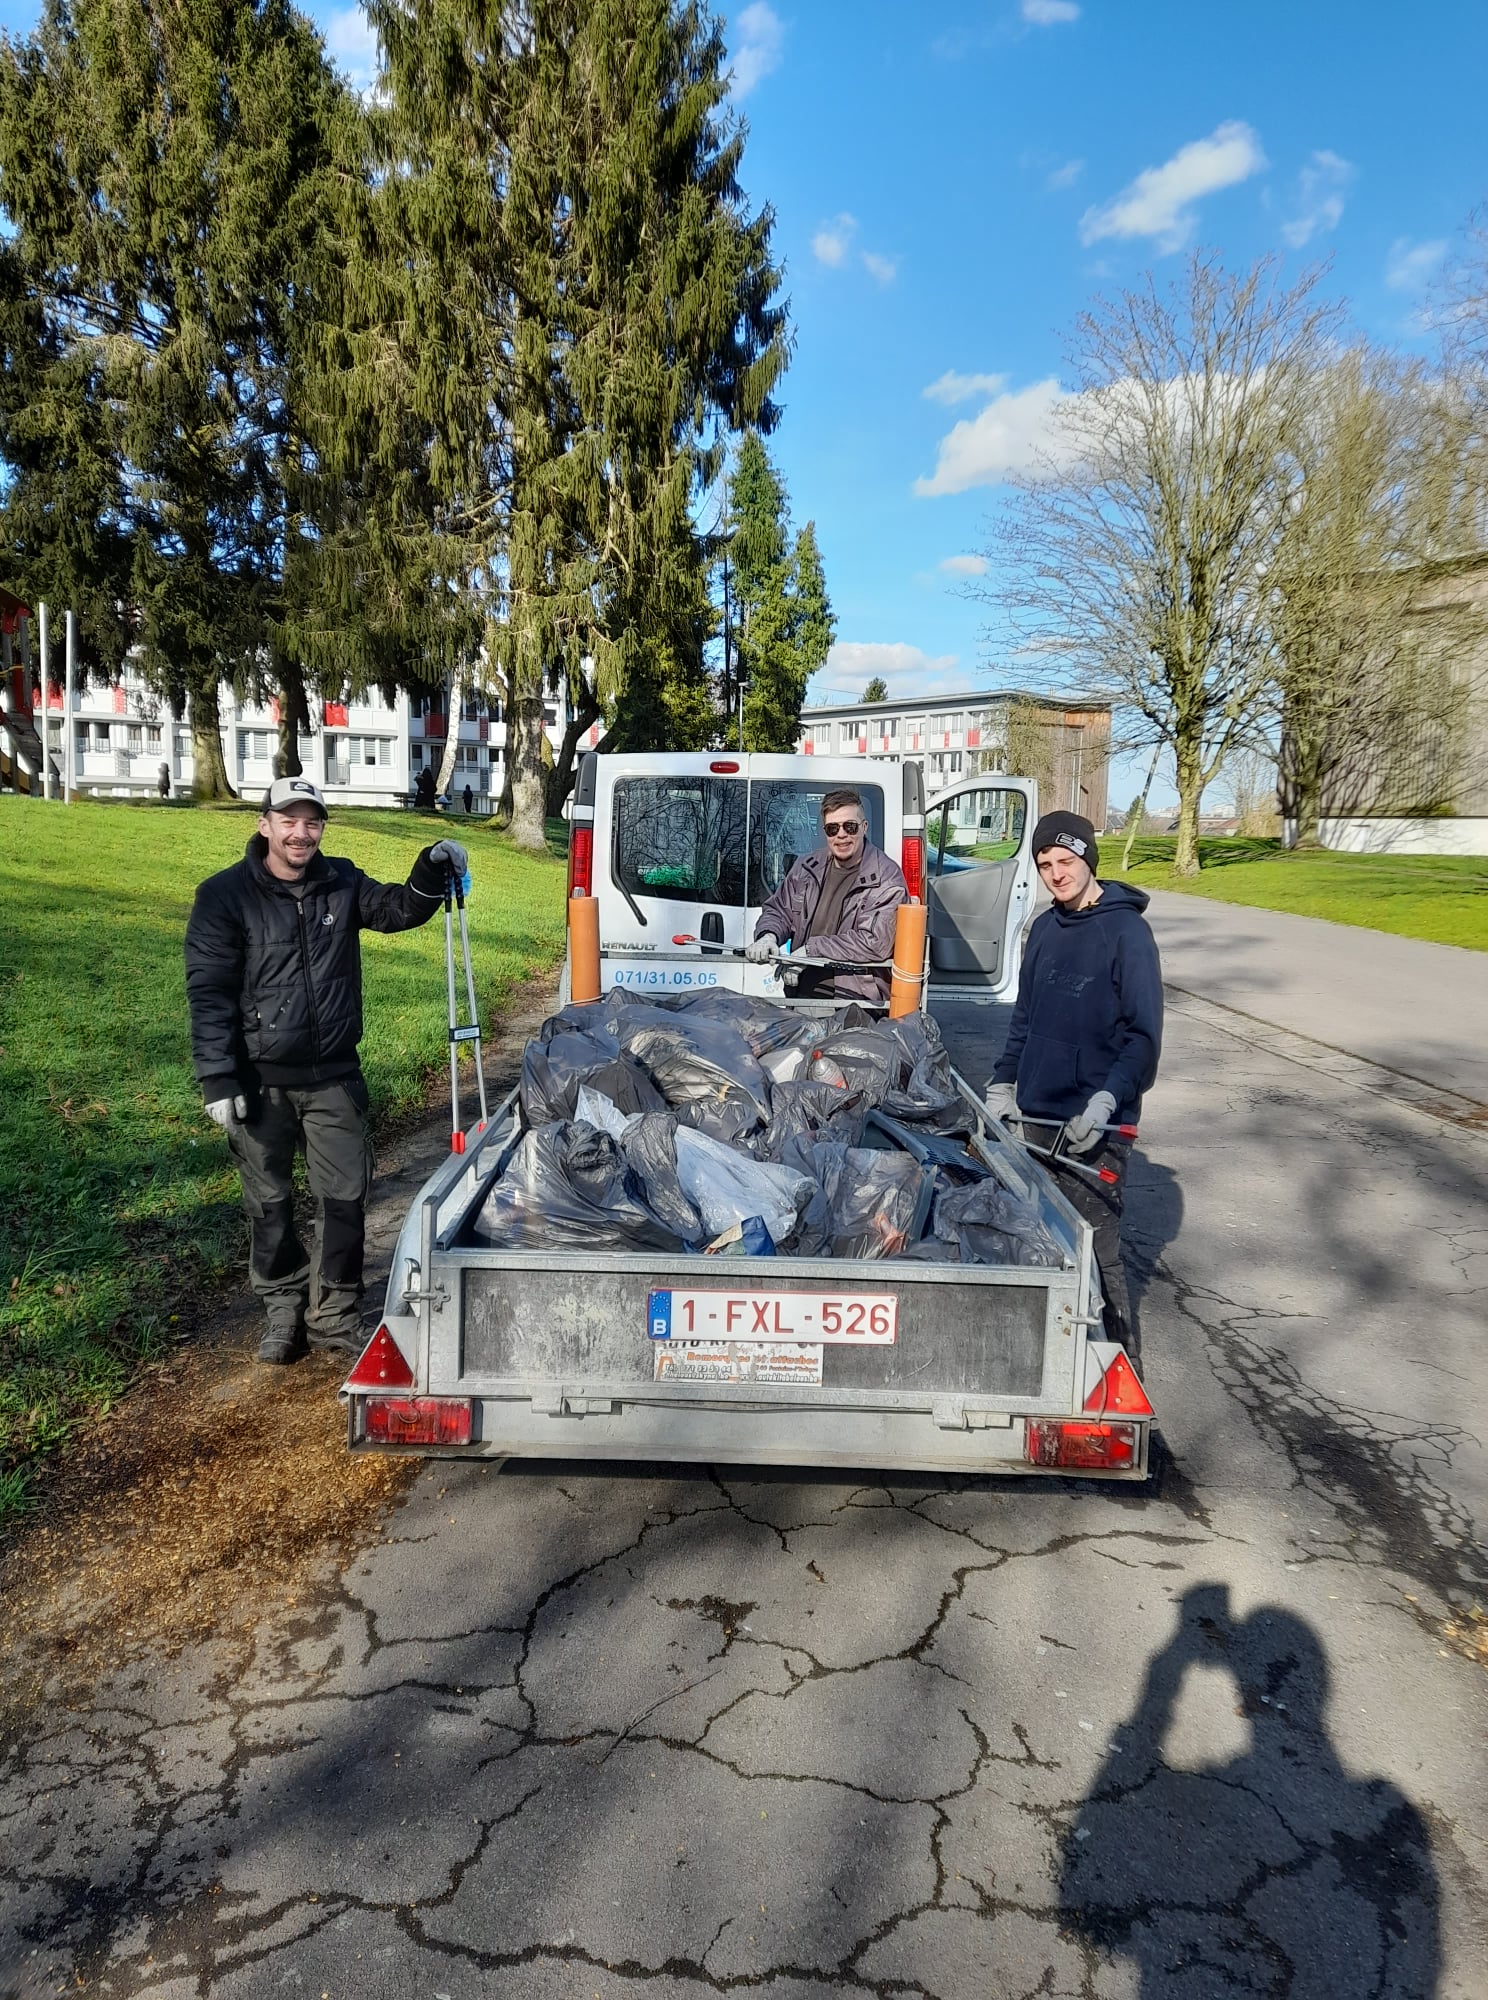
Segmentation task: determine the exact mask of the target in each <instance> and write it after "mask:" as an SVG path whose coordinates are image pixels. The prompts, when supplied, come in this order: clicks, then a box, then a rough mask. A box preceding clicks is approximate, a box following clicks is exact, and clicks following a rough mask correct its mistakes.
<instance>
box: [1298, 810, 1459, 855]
mask: <svg viewBox="0 0 1488 2000" xmlns="http://www.w3.org/2000/svg"><path fill="white" fill-rule="evenodd" d="M1282 837H1283V838H1284V840H1285V841H1286V844H1287V846H1288V847H1291V846H1294V845H1295V843H1296V839H1297V823H1296V821H1295V820H1286V821H1284V822H1283V825H1282ZM1318 839H1319V840H1320V841H1321V842H1322V844H1323V846H1324V847H1332V848H1336V849H1337V850H1338V852H1339V853H1340V854H1434V855H1443V856H1449V857H1450V856H1454V855H1455V856H1459V857H1463V856H1476V855H1479V854H1488V819H1470V818H1460V819H1459V818H1457V817H1456V816H1455V815H1448V814H1446V813H1431V814H1425V813H1423V814H1421V815H1420V816H1419V817H1418V818H1415V819H1405V818H1402V819H1385V818H1374V819H1369V818H1365V817H1363V816H1360V817H1359V818H1355V819H1320V820H1319V821H1318Z"/></svg>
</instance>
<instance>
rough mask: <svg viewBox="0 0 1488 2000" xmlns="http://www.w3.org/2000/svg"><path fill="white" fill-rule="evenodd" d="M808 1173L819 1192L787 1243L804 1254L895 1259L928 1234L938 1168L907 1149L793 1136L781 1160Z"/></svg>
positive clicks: (798, 1254) (789, 1247) (788, 1247)
mask: <svg viewBox="0 0 1488 2000" xmlns="http://www.w3.org/2000/svg"><path fill="white" fill-rule="evenodd" d="M782 1164H783V1165H785V1166H787V1167H794V1168H796V1169H797V1170H798V1171H801V1172H804V1173H809V1174H810V1175H811V1176H812V1177H813V1178H814V1180H815V1181H816V1183H817V1186H818V1188H819V1190H820V1193H819V1194H818V1195H817V1196H815V1197H813V1199H812V1200H811V1201H810V1202H809V1203H808V1204H807V1207H806V1210H805V1213H804V1214H803V1215H802V1217H801V1221H800V1224H799V1226H798V1228H797V1231H796V1233H795V1235H794V1236H793V1237H792V1238H791V1239H790V1241H789V1242H788V1243H787V1245H786V1246H785V1247H786V1248H787V1250H789V1251H790V1252H792V1253H793V1254H795V1255H797V1256H802V1257H823V1256H826V1257H866V1258H877V1257H896V1256H898V1255H900V1254H901V1252H903V1251H904V1250H906V1249H907V1248H908V1247H909V1245H910V1244H911V1243H915V1242H918V1240H919V1238H920V1236H921V1235H922V1234H923V1232H924V1228H925V1220H926V1217H927V1216H928V1215H929V1213H930V1204H931V1200H932V1198H933V1196H934V1193H935V1176H934V1173H933V1171H931V1170H929V1169H927V1168H925V1167H922V1166H921V1165H920V1163H919V1161H918V1160H912V1159H911V1158H910V1156H909V1154H908V1153H874V1152H869V1151H868V1150H866V1149H865V1148H863V1147H860V1146H838V1145H831V1144H822V1143H820V1142H818V1143H817V1144H815V1145H808V1144H807V1143H806V1142H805V1141H804V1140H802V1139H799V1138H797V1139H794V1140H792V1141H791V1142H790V1144H789V1145H787V1146H786V1148H785V1157H784V1160H783V1162H782Z"/></svg>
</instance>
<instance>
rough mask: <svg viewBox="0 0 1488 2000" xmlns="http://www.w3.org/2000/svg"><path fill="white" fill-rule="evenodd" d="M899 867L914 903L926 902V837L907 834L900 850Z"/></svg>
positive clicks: (919, 834)
mask: <svg viewBox="0 0 1488 2000" xmlns="http://www.w3.org/2000/svg"><path fill="white" fill-rule="evenodd" d="M899 866H900V868H901V870H902V871H903V874H904V886H905V888H906V889H908V891H909V900H910V901H911V902H912V903H923V902H924V900H925V836H924V834H922V833H907V834H905V836H904V840H903V843H902V845H901V846H900V849H899Z"/></svg>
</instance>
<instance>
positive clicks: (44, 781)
mask: <svg viewBox="0 0 1488 2000" xmlns="http://www.w3.org/2000/svg"><path fill="white" fill-rule="evenodd" d="M36 614H37V618H38V620H39V621H40V622H39V624H38V627H37V633H36V643H37V651H38V653H39V655H40V657H39V659H38V661H37V667H38V670H39V672H40V675H41V728H40V730H39V732H38V734H39V735H40V737H41V796H42V797H43V798H44V799H49V798H50V797H51V796H52V757H51V752H50V750H49V749H48V747H47V732H48V728H49V721H50V714H51V711H50V710H49V709H48V707H47V693H48V690H49V689H50V687H51V681H52V631H51V614H50V613H49V612H48V610H47V607H46V604H45V601H43V602H42V603H40V604H38V605H37V607H36Z"/></svg>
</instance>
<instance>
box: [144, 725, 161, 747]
mask: <svg viewBox="0 0 1488 2000" xmlns="http://www.w3.org/2000/svg"><path fill="white" fill-rule="evenodd" d="M145 743H146V745H147V747H148V748H149V749H151V750H158V749H159V748H160V724H159V723H158V722H152V723H151V724H150V726H149V728H148V729H147V730H146V731H145Z"/></svg>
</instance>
